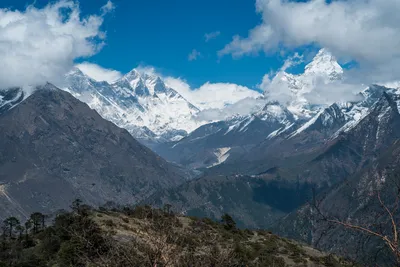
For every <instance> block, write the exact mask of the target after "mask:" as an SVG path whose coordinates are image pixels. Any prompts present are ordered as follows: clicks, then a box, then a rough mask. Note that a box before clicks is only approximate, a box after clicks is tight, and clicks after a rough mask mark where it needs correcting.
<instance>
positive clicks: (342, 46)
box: [219, 0, 400, 82]
mask: <svg viewBox="0 0 400 267" xmlns="http://www.w3.org/2000/svg"><path fill="white" fill-rule="evenodd" d="M256 9H257V11H258V12H259V13H260V14H262V19H263V21H262V23H261V24H260V25H258V26H256V27H254V28H253V29H251V30H250V31H249V34H248V36H247V37H240V36H235V37H234V38H233V40H232V42H231V43H229V44H227V45H226V46H225V47H224V48H223V49H222V50H221V51H219V55H220V56H223V55H226V54H231V55H232V56H234V57H240V56H243V55H246V54H254V53H258V52H259V51H265V52H266V53H274V52H276V51H277V50H278V49H280V48H281V47H282V46H283V47H286V48H289V49H292V48H297V47H299V46H303V45H309V44H317V45H318V46H320V47H326V48H328V49H329V50H330V51H331V52H332V53H333V54H334V55H335V56H336V57H339V58H342V59H346V60H355V61H357V62H358V63H359V66H360V67H359V68H358V69H357V70H356V71H354V73H352V76H358V77H357V78H361V79H367V78H369V80H370V81H371V82H375V81H379V80H390V79H393V78H399V77H400V68H399V62H400V49H399V47H400V23H399V22H398V14H399V13H400V1H398V0H352V1H343V0H338V1H331V2H329V3H328V2H326V1H325V0H309V1H306V2H294V1H287V0H257V1H256ZM366 73H367V74H368V75H365V74H366ZM353 78H355V77H353Z"/></svg>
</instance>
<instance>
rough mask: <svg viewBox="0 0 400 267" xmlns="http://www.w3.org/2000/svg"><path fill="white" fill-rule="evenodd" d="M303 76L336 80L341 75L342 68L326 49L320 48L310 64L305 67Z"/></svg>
mask: <svg viewBox="0 0 400 267" xmlns="http://www.w3.org/2000/svg"><path fill="white" fill-rule="evenodd" d="M304 74H306V75H323V76H328V77H329V78H331V79H334V80H337V79H338V78H340V76H341V75H342V74H343V68H342V67H341V66H340V65H339V63H338V62H337V61H336V59H335V57H334V56H333V55H332V54H331V53H330V52H329V51H328V50H327V49H325V48H322V49H321V50H320V51H319V52H318V53H317V55H316V56H315V57H314V59H313V60H312V62H311V63H309V64H308V65H307V66H306V67H305V71H304Z"/></svg>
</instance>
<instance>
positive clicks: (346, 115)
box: [0, 49, 400, 262]
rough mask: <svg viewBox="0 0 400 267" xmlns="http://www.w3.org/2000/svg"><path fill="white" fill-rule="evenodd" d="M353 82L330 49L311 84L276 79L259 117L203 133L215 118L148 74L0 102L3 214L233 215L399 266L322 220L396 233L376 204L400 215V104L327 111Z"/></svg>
mask: <svg viewBox="0 0 400 267" xmlns="http://www.w3.org/2000/svg"><path fill="white" fill-rule="evenodd" d="M344 73H345V70H344V69H343V68H342V67H341V66H340V65H339V64H338V62H337V61H336V60H335V58H334V57H333V56H332V55H331V54H330V53H329V51H327V50H325V49H322V50H320V51H319V53H318V54H317V55H316V56H315V57H314V59H313V60H312V62H311V63H309V64H307V65H306V66H305V69H304V73H301V74H296V75H294V74H290V73H288V72H286V71H285V70H284V69H282V70H281V71H280V72H278V73H277V74H276V75H275V77H274V78H273V79H271V81H270V83H269V87H268V88H269V90H267V91H266V92H265V93H264V94H263V95H261V96H259V98H258V99H257V101H258V103H260V102H261V103H263V104H262V106H261V107H260V108H258V109H257V110H256V111H254V112H251V113H250V114H247V115H237V116H231V117H229V118H227V119H223V120H217V121H205V120H201V119H199V118H200V116H199V114H201V112H202V111H204V107H202V108H203V109H201V108H198V107H196V106H195V105H193V104H192V103H190V102H189V101H188V100H187V99H185V98H184V97H183V96H182V95H181V94H179V93H178V91H177V90H175V89H173V88H170V87H169V86H167V85H166V83H165V81H163V79H162V77H158V76H157V75H155V74H151V73H146V72H143V71H141V70H139V69H134V70H132V71H131V72H129V73H128V74H126V75H125V76H123V77H122V78H120V79H119V80H117V81H115V82H113V83H108V82H99V81H96V80H94V79H92V78H90V77H89V76H87V75H85V74H84V73H83V72H82V71H80V70H79V69H77V68H75V69H73V70H72V71H71V72H69V73H68V74H67V75H66V76H65V82H64V84H62V86H60V87H61V88H62V89H58V88H57V87H56V86H54V85H51V84H46V85H43V86H37V87H25V88H8V89H4V90H1V91H0V126H1V127H2V131H1V132H0V146H1V147H2V151H1V152H0V211H1V213H0V214H2V216H4V217H6V216H9V215H16V214H17V215H19V216H22V217H23V216H25V217H26V216H27V214H28V213H29V212H31V211H38V210H39V211H43V212H46V213H53V212H55V211H56V210H58V209H66V208H68V203H70V202H71V201H72V200H73V199H75V198H81V199H83V200H84V201H85V202H86V203H88V204H90V205H94V206H98V205H101V204H104V203H105V202H110V201H111V202H115V203H119V204H127V203H128V204H138V203H142V204H151V205H154V206H160V207H161V206H166V205H169V204H171V205H172V207H173V209H174V211H175V212H177V213H182V214H185V215H190V216H208V217H211V218H214V219H218V218H220V217H221V216H222V215H223V214H225V213H229V214H231V215H232V216H233V217H234V218H235V220H236V221H237V222H238V225H239V226H243V227H244V226H245V227H252V228H270V229H272V230H273V231H275V232H278V233H279V234H280V235H283V236H287V237H290V238H296V239H298V240H301V241H303V242H307V243H309V244H312V245H313V246H315V247H317V248H320V249H323V250H325V251H329V252H333V253H338V254H340V255H344V256H348V257H351V258H353V259H357V260H358V261H360V262H361V261H362V260H363V259H365V260H371V259H367V257H365V255H366V254H368V255H374V256H376V255H378V256H376V257H377V258H380V259H383V258H385V257H386V258H387V257H388V256H387V250H385V249H384V247H383V249H382V246H379V242H378V241H379V240H374V241H373V242H376V244H378V245H371V244H375V243H368V244H369V245H368V246H364V247H363V249H365V251H366V252H363V253H360V250H359V249H358V247H356V246H354V240H356V239H357V238H359V235H358V234H354V233H349V232H348V231H346V230H345V229H343V228H340V227H330V228H329V229H328V230H327V229H326V227H327V225H325V224H324V223H322V222H321V221H320V220H318V218H316V217H315V209H314V208H313V206H312V201H315V200H316V199H318V203H319V205H320V209H321V211H322V212H323V213H326V214H331V215H332V216H336V217H338V218H342V220H343V221H350V222H362V224H363V225H367V226H370V227H373V226H374V225H375V223H376V221H377V220H378V221H382V222H384V223H383V224H381V225H384V226H383V227H384V229H386V230H385V231H386V232H387V233H390V231H389V230H390V227H387V226H386V225H385V221H384V216H383V215H382V214H381V213H380V205H379V203H378V204H377V203H376V198H374V197H373V196H374V194H375V192H376V191H377V190H378V191H382V192H384V193H383V194H382V195H384V200H385V201H386V202H387V203H395V202H396V200H395V198H394V197H391V195H392V193H393V192H392V191H393V189H394V188H396V186H397V184H398V176H396V173H397V172H398V171H399V169H398V167H397V166H398V161H399V159H400V157H399V151H400V150H399V143H400V140H399V139H400V112H399V110H400V90H399V89H397V88H389V87H384V86H381V85H369V86H362V85H360V88H359V90H358V91H357V90H356V91H355V92H354V93H353V94H348V97H347V98H346V99H340V100H338V99H334V100H332V101H318V100H320V99H317V98H318V97H316V96H318V94H319V89H320V88H325V87H328V88H331V89H334V88H340V87H341V86H342V83H343V79H344ZM338 90H339V89H338ZM336 100H337V101H336ZM327 103H328V104H327ZM146 146H147V147H146ZM194 174H195V175H196V176H197V177H196V178H195V179H193V176H194ZM387 229H389V230H387ZM388 231H389V232H388Z"/></svg>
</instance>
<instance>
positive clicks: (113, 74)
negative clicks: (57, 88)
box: [76, 62, 122, 83]
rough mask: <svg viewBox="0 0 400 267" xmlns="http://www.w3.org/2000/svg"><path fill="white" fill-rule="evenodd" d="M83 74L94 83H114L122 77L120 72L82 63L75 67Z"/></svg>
mask: <svg viewBox="0 0 400 267" xmlns="http://www.w3.org/2000/svg"><path fill="white" fill-rule="evenodd" d="M76 67H77V68H79V69H80V70H81V71H82V72H83V73H84V74H86V75H87V76H89V77H90V78H92V79H94V80H96V81H99V82H101V81H106V82H109V83H112V82H115V81H116V80H118V79H119V78H121V77H122V74H121V72H119V71H117V70H112V69H106V68H103V67H101V66H99V65H97V64H93V63H89V62H83V63H80V64H77V65H76Z"/></svg>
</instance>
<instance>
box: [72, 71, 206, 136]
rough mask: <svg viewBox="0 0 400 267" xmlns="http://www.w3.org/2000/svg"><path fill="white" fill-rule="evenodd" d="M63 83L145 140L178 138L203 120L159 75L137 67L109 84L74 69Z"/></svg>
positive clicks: (100, 111) (108, 117) (105, 116)
mask: <svg viewBox="0 0 400 267" xmlns="http://www.w3.org/2000/svg"><path fill="white" fill-rule="evenodd" d="M66 85H67V86H66V87H65V90H67V91H68V92H70V93H71V94H73V95H74V96H75V97H76V98H78V99H80V100H81V101H83V102H85V103H87V104H88V105H89V106H90V107H91V108H93V109H95V110H96V111H97V112H99V114H100V115H101V116H103V117H104V118H105V119H107V120H110V121H112V122H114V123H115V124H116V125H118V126H120V127H122V128H125V129H127V130H128V131H129V132H130V133H131V134H132V135H133V136H134V137H135V138H137V139H139V140H141V141H144V142H145V143H146V142H147V144H151V143H157V142H165V141H171V140H179V139H180V138H182V137H183V136H186V135H187V133H188V132H191V131H193V130H194V129H196V128H197V127H199V126H200V125H201V124H204V123H206V122H200V121H198V120H196V119H194V116H195V115H196V114H197V113H198V112H199V109H198V108H196V107H195V106H194V105H192V104H191V103H189V102H188V101H187V100H186V99H185V98H183V97H182V96H181V95H180V94H179V93H178V92H176V91H175V90H174V89H172V88H170V87H168V86H166V85H165V83H164V82H163V81H162V80H161V78H160V77H158V76H156V75H150V74H146V73H141V72H139V71H137V70H136V69H134V70H132V71H131V72H129V73H128V74H126V75H125V76H123V77H122V78H121V79H119V80H117V81H116V82H114V83H112V84H109V83H107V82H98V81H95V80H93V79H91V78H90V77H88V76H87V75H85V74H83V73H82V72H81V71H80V70H79V69H74V70H73V71H71V72H70V73H68V74H67V75H66Z"/></svg>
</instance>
